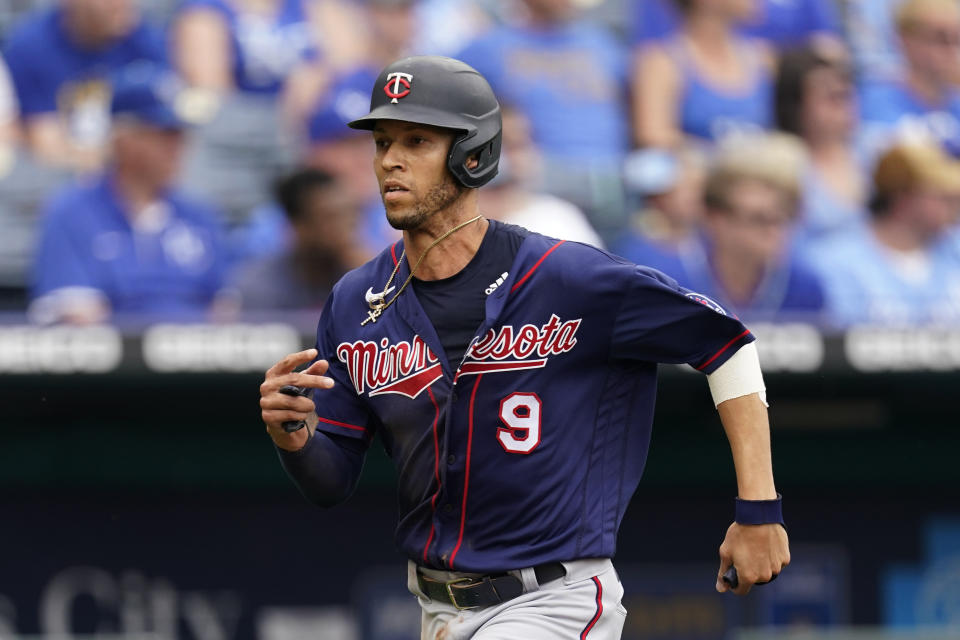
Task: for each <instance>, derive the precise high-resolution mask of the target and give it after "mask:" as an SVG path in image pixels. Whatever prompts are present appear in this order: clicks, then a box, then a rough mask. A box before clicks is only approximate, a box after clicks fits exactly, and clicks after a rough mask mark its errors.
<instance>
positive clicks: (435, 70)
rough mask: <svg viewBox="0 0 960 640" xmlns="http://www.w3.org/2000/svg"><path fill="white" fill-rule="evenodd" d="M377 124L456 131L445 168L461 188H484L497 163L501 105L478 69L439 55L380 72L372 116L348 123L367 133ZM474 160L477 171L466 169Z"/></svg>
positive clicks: (400, 63)
mask: <svg viewBox="0 0 960 640" xmlns="http://www.w3.org/2000/svg"><path fill="white" fill-rule="evenodd" d="M377 120H402V121H404V122H415V123H417V124H427V125H433V126H435V127H443V128H445V129H454V130H456V131H459V132H460V135H458V136H457V137H456V138H455V139H454V141H453V145H451V147H450V153H449V155H448V156H447V167H449V169H450V172H451V173H452V174H453V175H454V177H456V179H457V180H458V181H459V182H460V184H462V185H463V186H465V187H470V188H476V187H480V186H483V185H485V184H486V183H487V182H489V181H490V180H492V179H493V177H494V176H495V175H497V165H498V164H499V162H500V134H501V129H502V124H501V121H500V105H499V103H498V102H497V98H496V96H494V95H493V89H491V88H490V85H489V84H487V81H486V80H485V79H484V78H483V76H481V75H480V74H479V73H478V72H477V70H476V69H474V68H473V67H471V66H470V65H467V64H465V63H463V62H460V61H459V60H454V59H453V58H444V57H441V56H414V57H411V58H404V59H402V60H398V61H396V62H394V63H393V64H391V65H389V66H388V67H387V68H386V69H384V70H383V71H381V72H380V76H379V77H378V78H377V82H376V84H375V85H374V86H373V94H372V96H371V97H370V113H368V114H367V115H365V116H363V117H362V118H358V119H357V120H354V121H353V122H350V123H349V126H350V127H352V128H354V129H367V130H371V129H373V128H374V127H375V126H376V122H377ZM471 156H474V157H475V158H476V159H477V162H478V164H477V166H476V167H474V168H473V169H468V168H467V166H466V162H467V159H468V158H470V157H471Z"/></svg>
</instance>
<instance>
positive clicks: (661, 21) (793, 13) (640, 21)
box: [634, 0, 840, 49]
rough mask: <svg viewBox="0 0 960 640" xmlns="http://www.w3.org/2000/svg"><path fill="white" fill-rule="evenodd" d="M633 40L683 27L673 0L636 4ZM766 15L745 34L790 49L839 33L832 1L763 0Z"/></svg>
mask: <svg viewBox="0 0 960 640" xmlns="http://www.w3.org/2000/svg"><path fill="white" fill-rule="evenodd" d="M636 7H637V9H636V14H635V16H636V23H635V28H634V40H635V42H637V43H642V42H649V41H650V40H660V39H664V38H669V37H671V36H672V35H673V34H674V33H675V32H676V31H677V29H678V28H679V26H680V16H679V13H678V12H677V9H676V7H675V6H674V4H673V2H672V0H642V2H637V3H636ZM762 10H763V15H762V17H761V19H760V20H759V21H758V22H757V23H756V24H750V25H744V27H743V29H742V32H743V33H744V34H745V35H749V36H753V37H756V38H762V39H764V40H768V41H770V42H772V43H774V44H775V45H776V46H778V47H781V48H784V49H788V48H790V47H796V46H798V45H800V44H802V43H803V41H804V40H806V39H807V38H809V37H810V36H811V35H812V34H814V33H817V32H829V33H834V34H838V35H839V33H840V21H839V19H838V17H837V11H836V8H835V7H834V2H833V1H832V0H763V6H762Z"/></svg>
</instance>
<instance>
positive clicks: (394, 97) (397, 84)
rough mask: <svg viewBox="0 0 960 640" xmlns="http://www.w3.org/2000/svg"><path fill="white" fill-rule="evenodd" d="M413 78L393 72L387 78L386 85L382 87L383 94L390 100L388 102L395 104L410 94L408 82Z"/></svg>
mask: <svg viewBox="0 0 960 640" xmlns="http://www.w3.org/2000/svg"><path fill="white" fill-rule="evenodd" d="M411 80H413V76H412V75H411V74H409V73H400V72H399V71H394V72H393V73H391V74H389V75H388V76H387V84H385V85H383V92H384V93H385V94H387V97H388V98H391V100H390V102H391V103H393V104H397V101H398V100H399V99H400V98H405V97H406V96H407V95H409V94H410V81H411Z"/></svg>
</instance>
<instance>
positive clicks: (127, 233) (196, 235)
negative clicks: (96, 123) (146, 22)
mask: <svg viewBox="0 0 960 640" xmlns="http://www.w3.org/2000/svg"><path fill="white" fill-rule="evenodd" d="M113 86H114V89H113V97H112V101H111V113H112V116H113V126H112V132H111V133H112V137H111V149H110V151H111V163H110V166H109V168H108V170H107V171H106V173H105V174H104V175H103V176H102V177H100V178H99V179H97V180H96V181H94V182H93V183H91V184H77V185H72V186H69V187H67V188H66V189H64V190H63V191H62V192H60V193H59V194H57V195H56V196H55V197H54V198H53V199H52V200H51V201H50V203H49V205H48V206H47V208H46V212H45V219H44V221H43V231H42V235H41V238H40V244H39V248H38V251H37V255H36V261H35V267H34V283H33V292H32V293H33V297H34V300H33V302H32V304H31V309H30V311H31V314H32V316H33V317H34V318H35V319H36V320H38V321H40V322H52V321H64V322H75V323H89V322H98V321H101V320H103V319H105V318H107V317H108V316H110V315H111V314H115V315H117V316H119V315H121V314H152V315H157V316H167V317H193V316H201V314H202V312H204V311H205V310H207V309H208V308H209V306H210V304H211V303H212V302H213V300H214V297H215V295H216V294H217V292H218V291H219V289H220V287H221V279H222V275H223V272H222V271H223V260H222V250H221V248H220V244H219V239H218V230H217V225H216V222H215V216H214V215H213V213H212V212H211V211H210V210H208V209H207V208H205V207H203V206H201V205H198V204H196V203H194V202H192V201H190V200H188V199H187V198H185V197H183V196H182V195H181V194H180V193H178V192H177V191H176V190H173V189H171V187H170V185H171V183H172V181H173V179H174V177H175V176H176V174H177V169H178V163H179V159H180V153H181V150H182V149H183V144H184V136H185V128H186V126H187V122H186V120H185V119H184V117H185V116H184V114H183V113H181V112H180V110H179V109H180V107H181V106H182V104H180V102H181V101H179V100H178V97H182V92H180V91H179V88H178V85H177V82H176V79H175V78H174V77H173V76H171V75H170V74H169V73H168V72H164V71H162V70H160V69H158V68H156V67H154V66H152V65H148V64H143V63H140V64H134V65H131V66H130V67H128V68H126V69H124V70H123V71H121V72H120V74H119V75H118V76H117V77H116V79H115V81H114V85H113Z"/></svg>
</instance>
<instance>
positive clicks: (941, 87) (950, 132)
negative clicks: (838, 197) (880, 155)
mask: <svg viewBox="0 0 960 640" xmlns="http://www.w3.org/2000/svg"><path fill="white" fill-rule="evenodd" d="M896 27H897V33H898V35H899V36H900V45H901V49H902V51H903V56H904V61H905V67H904V69H903V71H902V72H901V73H900V74H898V75H897V76H894V77H892V78H890V79H886V80H884V79H874V80H870V81H868V82H866V83H865V85H864V87H863V89H862V95H861V100H860V103H861V112H862V113H861V117H862V119H863V121H864V126H865V129H866V133H867V135H868V147H869V151H870V152H871V155H873V154H875V153H876V152H877V151H879V150H882V149H883V148H885V147H887V146H890V144H891V143H892V142H893V141H895V140H898V139H912V140H918V139H921V138H924V137H932V138H933V139H936V140H939V141H941V142H943V143H944V144H946V145H947V146H948V147H950V148H951V149H952V150H953V151H954V152H956V153H960V91H958V88H957V85H956V81H957V76H958V66H960V62H958V61H960V4H958V3H957V2H956V0H905V2H903V3H902V4H901V5H900V6H899V8H898V9H897V13H896Z"/></svg>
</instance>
